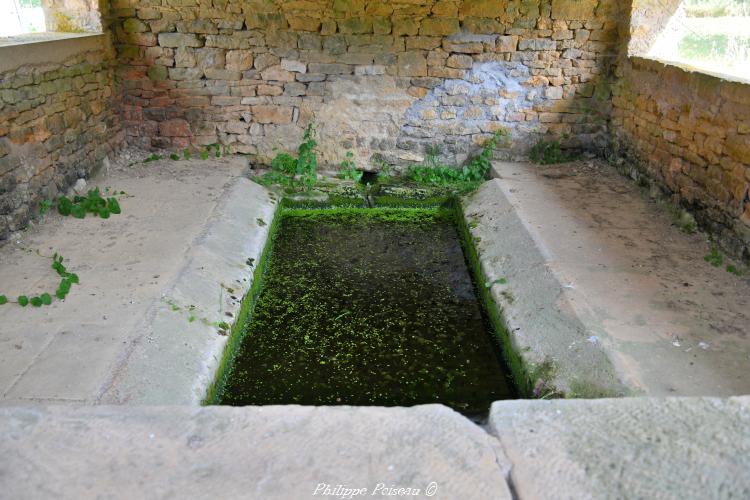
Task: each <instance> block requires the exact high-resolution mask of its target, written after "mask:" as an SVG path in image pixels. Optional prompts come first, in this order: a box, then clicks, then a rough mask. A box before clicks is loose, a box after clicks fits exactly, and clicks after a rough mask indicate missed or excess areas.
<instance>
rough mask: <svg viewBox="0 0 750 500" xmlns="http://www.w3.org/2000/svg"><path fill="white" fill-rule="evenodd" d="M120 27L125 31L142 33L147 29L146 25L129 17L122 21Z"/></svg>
mask: <svg viewBox="0 0 750 500" xmlns="http://www.w3.org/2000/svg"><path fill="white" fill-rule="evenodd" d="M122 29H123V31H125V33H143V32H146V31H148V25H147V24H146V23H144V22H143V21H141V20H139V19H136V18H134V17H131V18H129V19H126V20H125V22H123V23H122Z"/></svg>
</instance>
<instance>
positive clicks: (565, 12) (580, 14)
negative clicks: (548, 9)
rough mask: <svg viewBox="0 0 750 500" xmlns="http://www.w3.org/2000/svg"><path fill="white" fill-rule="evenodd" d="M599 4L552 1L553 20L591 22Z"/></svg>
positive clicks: (582, 0)
mask: <svg viewBox="0 0 750 500" xmlns="http://www.w3.org/2000/svg"><path fill="white" fill-rule="evenodd" d="M598 3H599V0H552V19H568V20H577V21H586V20H589V19H591V18H593V17H594V9H596V6H597V4H598Z"/></svg>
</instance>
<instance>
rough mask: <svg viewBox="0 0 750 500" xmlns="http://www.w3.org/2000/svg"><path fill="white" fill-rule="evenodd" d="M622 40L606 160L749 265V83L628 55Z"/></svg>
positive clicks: (626, 38) (613, 89)
mask: <svg viewBox="0 0 750 500" xmlns="http://www.w3.org/2000/svg"><path fill="white" fill-rule="evenodd" d="M636 1H640V2H643V1H644V0H636ZM648 1H650V2H653V0H648ZM633 36H637V34H636V33H634V34H633ZM622 39H623V43H622V45H621V47H622V50H623V52H622V54H621V57H620V61H619V63H618V66H617V70H616V81H615V83H614V85H613V86H612V94H613V95H612V104H613V111H612V118H611V124H610V128H611V130H610V133H611V137H612V143H611V144H612V148H611V153H612V154H613V156H615V157H616V158H617V159H618V161H619V162H620V163H621V164H622V165H623V166H624V167H625V168H627V169H629V172H627V173H629V174H631V175H633V176H634V177H640V178H641V179H644V180H647V181H648V182H649V183H651V184H652V185H654V186H657V187H658V188H659V189H660V190H661V191H662V192H664V193H666V194H667V195H669V196H671V197H672V199H673V201H674V202H676V203H677V204H680V205H682V206H683V207H684V208H686V209H687V210H688V211H689V212H690V213H692V214H693V215H694V216H695V217H696V220H697V221H698V223H699V225H700V226H701V228H702V229H704V230H706V231H708V232H709V233H710V234H712V235H714V236H715V237H716V240H717V243H719V245H720V246H721V247H722V248H723V249H724V250H725V251H727V252H729V253H731V254H733V255H736V256H739V257H741V258H742V259H743V260H744V261H745V262H748V263H750V83H747V82H740V81H732V79H731V78H729V77H721V76H720V75H717V76H712V75H708V74H705V73H701V72H695V71H691V70H689V69H683V68H681V67H679V66H677V65H674V64H665V63H662V62H658V61H654V60H651V59H646V58H642V57H638V56H633V55H632V54H631V55H630V56H628V55H627V53H626V51H627V43H626V42H627V41H628V36H627V35H625V36H623V38H622ZM636 41H637V40H636ZM631 52H632V45H631Z"/></svg>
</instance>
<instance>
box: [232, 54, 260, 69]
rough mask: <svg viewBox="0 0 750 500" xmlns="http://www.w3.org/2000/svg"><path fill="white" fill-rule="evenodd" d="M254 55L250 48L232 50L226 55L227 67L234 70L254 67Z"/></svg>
mask: <svg viewBox="0 0 750 500" xmlns="http://www.w3.org/2000/svg"><path fill="white" fill-rule="evenodd" d="M254 61H255V59H254V55H253V52H252V51H250V50H230V51H229V52H227V55H226V68H227V69H228V70H233V71H244V70H247V69H250V68H252V67H253V63H254Z"/></svg>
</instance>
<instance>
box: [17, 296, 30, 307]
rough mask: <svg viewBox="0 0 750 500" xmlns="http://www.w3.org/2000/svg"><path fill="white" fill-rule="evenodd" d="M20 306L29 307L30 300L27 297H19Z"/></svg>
mask: <svg viewBox="0 0 750 500" xmlns="http://www.w3.org/2000/svg"><path fill="white" fill-rule="evenodd" d="M18 305H19V306H21V307H26V306H27V305H29V298H28V297H27V296H26V295H19V296H18Z"/></svg>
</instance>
